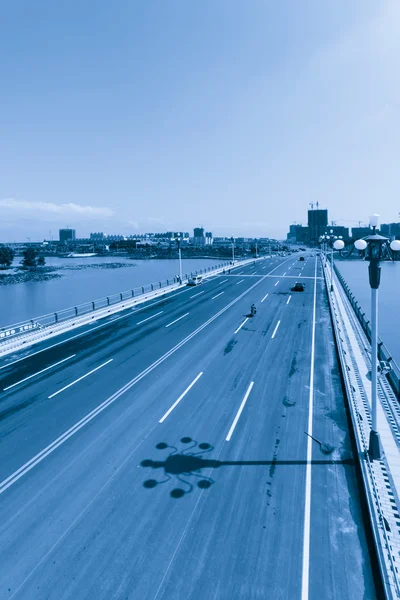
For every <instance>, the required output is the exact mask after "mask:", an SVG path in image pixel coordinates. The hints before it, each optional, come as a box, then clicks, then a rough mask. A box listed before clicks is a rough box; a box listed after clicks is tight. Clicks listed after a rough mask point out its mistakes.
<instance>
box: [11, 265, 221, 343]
mask: <svg viewBox="0 0 400 600" xmlns="http://www.w3.org/2000/svg"><path fill="white" fill-rule="evenodd" d="M229 265H230V263H229V262H223V263H220V264H218V265H214V266H212V267H205V268H204V269H200V270H199V271H193V272H191V273H189V274H187V273H186V274H185V275H183V276H182V283H183V282H184V281H187V280H188V279H189V278H190V277H193V276H194V275H205V274H207V273H210V272H211V271H214V270H216V269H221V268H222V267H224V266H226V267H228V266H229ZM174 283H178V279H177V277H173V278H172V279H163V280H161V281H158V282H156V283H149V284H148V285H144V286H141V287H137V288H134V289H130V290H125V291H124V292H120V293H119V294H111V295H110V296H105V297H104V298H99V299H97V300H92V301H91V302H84V303H83V304H78V305H77V306H73V307H70V308H65V309H63V310H59V311H56V312H52V313H48V314H46V315H42V316H40V317H36V318H34V319H29V320H27V321H21V322H19V323H14V324H13V325H8V326H6V327H2V328H0V343H1V342H2V341H5V340H9V339H11V338H15V337H16V336H18V335H23V334H25V333H27V332H29V331H32V330H35V329H41V328H42V327H48V326H49V325H55V324H57V323H61V322H63V321H67V320H68V319H72V318H74V317H77V316H82V315H86V314H88V313H91V312H93V311H95V310H99V309H101V308H106V307H107V306H113V305H116V304H119V303H120V302H124V301H126V300H129V299H131V298H137V297H139V296H142V295H143V294H147V293H149V292H152V291H154V290H158V289H161V288H163V287H167V286H169V285H173V284H174Z"/></svg>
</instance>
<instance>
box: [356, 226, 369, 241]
mask: <svg viewBox="0 0 400 600" xmlns="http://www.w3.org/2000/svg"><path fill="white" fill-rule="evenodd" d="M367 235H371V229H370V228H369V227H352V228H351V237H352V238H353V240H360V239H361V238H364V237H367Z"/></svg>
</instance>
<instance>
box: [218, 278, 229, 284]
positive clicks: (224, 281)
mask: <svg viewBox="0 0 400 600" xmlns="http://www.w3.org/2000/svg"><path fill="white" fill-rule="evenodd" d="M227 281H229V280H228V279H224V280H223V281H220V282H219V284H218V285H222V284H223V283H226V282H227Z"/></svg>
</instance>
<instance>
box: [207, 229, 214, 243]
mask: <svg viewBox="0 0 400 600" xmlns="http://www.w3.org/2000/svg"><path fill="white" fill-rule="evenodd" d="M212 243H213V236H212V233H211V231H206V245H209V246H210V245H211V244H212Z"/></svg>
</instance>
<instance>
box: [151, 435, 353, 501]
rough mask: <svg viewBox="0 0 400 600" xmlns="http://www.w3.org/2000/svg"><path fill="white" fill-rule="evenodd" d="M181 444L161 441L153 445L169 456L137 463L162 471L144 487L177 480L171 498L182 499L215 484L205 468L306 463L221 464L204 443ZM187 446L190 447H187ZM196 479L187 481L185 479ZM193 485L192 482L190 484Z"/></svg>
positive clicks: (344, 462) (320, 462)
mask: <svg viewBox="0 0 400 600" xmlns="http://www.w3.org/2000/svg"><path fill="white" fill-rule="evenodd" d="M180 442H181V444H183V445H184V446H187V447H186V448H185V449H183V450H178V448H177V447H176V446H170V445H168V444H167V443H165V442H160V443H159V444H157V445H156V448H157V450H167V449H168V451H169V455H168V456H167V458H166V459H165V460H152V459H145V460H143V461H142V462H141V463H140V464H141V466H142V467H145V468H151V469H162V470H163V475H164V479H161V480H157V479H146V481H144V483H143V486H144V487H145V488H147V489H153V488H155V487H157V486H158V485H161V484H164V483H168V482H171V483H174V482H176V480H177V481H179V482H180V483H181V484H182V487H176V488H174V489H173V490H172V491H171V492H170V496H171V497H172V498H182V497H183V496H185V495H186V494H190V493H191V492H192V491H193V489H194V488H195V485H196V484H197V487H198V488H200V489H202V490H206V489H209V488H210V487H211V486H212V485H213V484H214V483H215V481H214V479H212V478H211V477H209V476H206V475H204V474H203V473H202V471H203V470H207V469H210V470H211V469H219V468H220V467H238V466H240V467H252V466H271V465H273V466H279V465H293V466H297V465H306V464H307V461H306V460H274V459H272V460H236V461H232V460H231V461H230V460H226V461H221V460H216V459H211V458H204V455H205V454H207V453H208V452H211V451H212V450H213V449H214V447H213V446H211V444H208V443H207V442H202V443H198V442H196V441H195V440H193V439H192V438H190V437H183V438H181V440H180ZM189 444H190V445H189ZM311 464H312V465H354V460H353V459H352V458H346V459H342V460H334V459H330V460H329V459H325V460H312V461H311ZM193 477H195V478H198V481H197V482H195V480H193V479H192V480H191V481H188V478H193ZM192 482H193V483H192Z"/></svg>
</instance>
